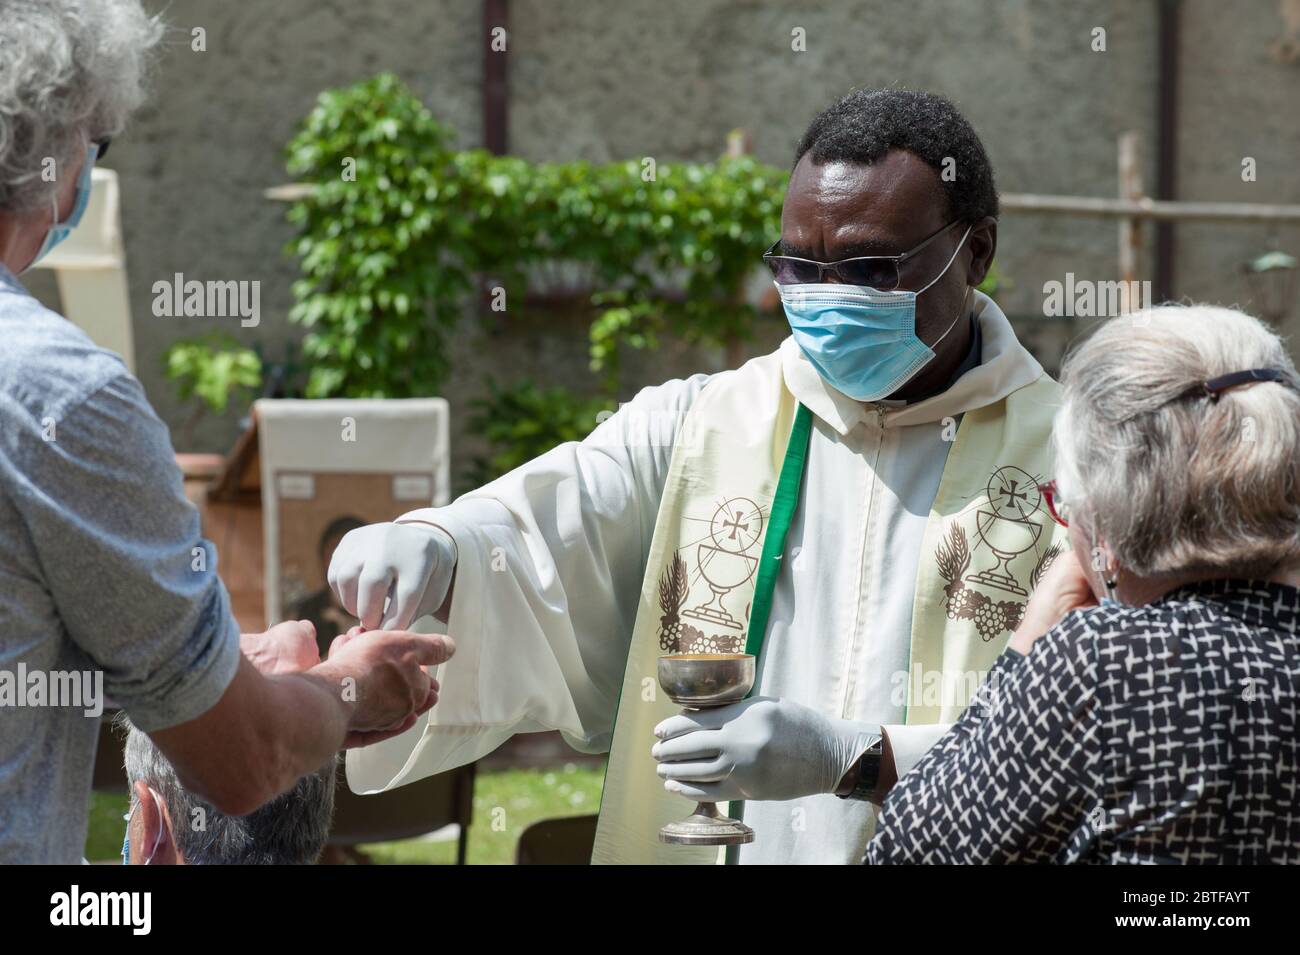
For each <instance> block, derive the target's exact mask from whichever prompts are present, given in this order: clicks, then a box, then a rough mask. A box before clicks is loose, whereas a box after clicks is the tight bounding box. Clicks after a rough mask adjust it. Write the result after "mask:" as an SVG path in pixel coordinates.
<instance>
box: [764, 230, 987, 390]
mask: <svg viewBox="0 0 1300 955" xmlns="http://www.w3.org/2000/svg"><path fill="white" fill-rule="evenodd" d="M972 228H974V225H970V226H967V227H966V232H965V233H964V234H963V235H962V237H961V241H960V242H958V243H957V248H955V249H954V250H953V253H952V255H951V256H950V257H949V258H948V262H947V264H946V265H944V267H943V271H941V272H940V273H939V274H938V275H936V276H935V277H934V278H933V279H931V280H930V282H929V283H928V284H927V285H926V286H925V288H922V289H920V290H919V291H916V292H904V291H896V292H880V291H877V290H876V289H873V288H868V287H867V286H863V285H842V284H836V283H813V284H806V285H777V287H776V288H777V291H778V292H779V293H780V295H781V304H782V305H784V306H785V316H786V319H787V320H788V321H789V322H790V331H791V332H792V333H793V334H794V340H795V344H797V345H798V346H799V348H800V349H801V350H802V351H803V353H804V355H806V356H807V357H808V360H809V361H810V362H812V364H813V367H814V368H816V369H817V372H818V373H819V374H820V375H821V376H822V378H823V379H824V380H825V381H826V383H827V384H829V385H831V387H833V388H835V389H836V390H837V391H840V392H842V393H844V394H846V395H848V396H849V397H850V398H853V399H855V400H857V401H879V400H880V399H881V398H886V397H888V396H889V395H891V394H893V393H894V392H895V391H897V390H898V389H899V388H901V387H903V385H905V384H906V383H907V382H908V381H910V380H911V379H912V378H913V377H915V376H916V374H917V372H919V371H920V370H921V369H922V368H924V367H925V366H926V365H927V364H929V363H930V362H931V361H933V360H934V348H933V347H932V346H930V345H927V344H926V343H925V342H923V341H922V340H921V339H920V337H919V336H918V335H917V334H916V299H917V297H918V296H919V295H920V294H921V293H922V292H924V291H926V290H927V289H929V288H930V286H932V285H934V283H935V282H938V281H939V279H941V278H943V276H944V275H945V274H946V273H947V271H948V269H949V268H951V267H952V263H953V261H954V260H955V259H956V258H957V253H958V252H959V251H961V247H962V246H963V245H964V244H965V243H966V238H967V237H968V236H969V235H970V232H971V229H972ZM969 297H970V289H969V288H967V290H966V298H964V299H963V300H962V307H961V311H959V312H958V313H957V317H956V318H954V319H953V321H952V324H951V325H949V326H948V328H947V330H946V331H945V332H944V333H943V334H942V335H940V336H939V338H938V339H937V340H936V341H935V343H934V344H935V345H937V344H939V342H941V341H943V340H944V338H946V337H947V335H948V332H950V331H952V330H953V328H954V327H955V326H956V324H957V322H958V321H960V320H961V318H962V317H963V315H964V314H965V311H966V301H967V300H968V299H969Z"/></svg>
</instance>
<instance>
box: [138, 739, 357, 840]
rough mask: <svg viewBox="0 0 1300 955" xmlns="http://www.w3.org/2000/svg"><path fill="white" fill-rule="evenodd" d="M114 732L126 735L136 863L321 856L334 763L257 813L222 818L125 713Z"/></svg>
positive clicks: (330, 805)
mask: <svg viewBox="0 0 1300 955" xmlns="http://www.w3.org/2000/svg"><path fill="white" fill-rule="evenodd" d="M118 730H119V732H125V733H126V734H127V737H126V777H127V781H128V783H129V784H130V793H131V818H130V821H129V822H128V823H127V827H128V833H129V835H130V837H131V842H132V848H133V849H134V848H135V847H136V846H138V847H139V849H140V852H139V855H138V859H139V861H144V860H145V859H150V858H152V861H154V862H155V863H157V862H167V861H171V862H175V863H177V864H184V865H311V864H312V863H314V862H315V861H316V860H317V859H318V858H319V857H320V854H321V850H323V849H324V847H325V840H326V838H328V836H329V831H330V822H331V820H332V818H333V815H334V786H335V776H334V774H335V764H334V761H333V760H331V761H330V763H329V764H328V765H326V766H322V767H321V768H320V769H319V770H318V771H317V772H315V773H312V774H311V775H309V776H304V777H303V778H302V779H300V780H298V784H297V785H296V786H294V788H293V789H291V790H290V791H289V792H287V793H285V794H284V795H283V796H278V797H276V798H275V799H273V800H271V801H270V802H269V803H267V804H266V805H265V806H263V807H261V808H260V809H258V810H256V811H255V812H252V813H249V814H248V815H247V816H227V815H225V814H224V813H221V812H219V811H218V810H217V809H215V808H214V807H213V806H212V805H211V804H210V803H207V802H205V801H204V800H202V799H200V798H199V797H198V796H195V795H193V794H192V793H190V792H188V791H187V790H186V789H185V788H184V787H182V786H181V784H180V782H179V780H178V779H177V778H176V771H175V770H174V769H173V768H172V765H171V763H169V762H168V761H167V757H165V756H164V755H163V754H162V753H161V752H159V750H158V747H156V746H155V745H154V744H153V741H152V740H151V739H149V737H148V736H147V735H145V734H144V733H142V732H141V731H140V730H138V729H136V728H135V727H134V726H132V725H131V723H130V721H129V720H127V719H126V717H125V716H121V717H119V718H118ZM150 791H152V794H151V792H150ZM159 803H160V804H161V805H159ZM164 814H165V815H164ZM159 850H161V852H159ZM134 854H135V853H134V852H133V855H134Z"/></svg>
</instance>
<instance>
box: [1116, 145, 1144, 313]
mask: <svg viewBox="0 0 1300 955" xmlns="http://www.w3.org/2000/svg"><path fill="white" fill-rule="evenodd" d="M1119 197H1120V198H1121V199H1127V200H1129V201H1130V202H1137V201H1138V200H1139V199H1141V198H1143V196H1142V172H1141V170H1140V169H1139V168H1138V134H1137V133H1136V132H1133V131H1131V130H1130V131H1129V132H1127V133H1122V134H1121V135H1120V137H1119ZM1141 231H1142V229H1141V223H1140V220H1138V219H1137V218H1135V217H1133V216H1123V217H1121V218H1120V220H1119V273H1120V275H1119V277H1120V281H1121V282H1122V283H1123V284H1122V285H1121V286H1120V312H1121V314H1128V313H1129V312H1131V311H1134V310H1135V308H1137V307H1140V306H1141V304H1142V302H1141V296H1139V295H1135V292H1136V290H1137V288H1138V285H1137V270H1138V243H1139V241H1140V239H1141ZM1135 299H1136V300H1135Z"/></svg>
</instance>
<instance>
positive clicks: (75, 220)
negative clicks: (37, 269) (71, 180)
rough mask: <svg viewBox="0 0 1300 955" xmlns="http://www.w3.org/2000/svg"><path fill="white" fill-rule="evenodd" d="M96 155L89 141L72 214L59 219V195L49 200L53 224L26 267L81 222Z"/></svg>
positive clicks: (64, 237) (39, 258) (87, 200)
mask: <svg viewBox="0 0 1300 955" xmlns="http://www.w3.org/2000/svg"><path fill="white" fill-rule="evenodd" d="M98 156H99V146H98V145H96V144H95V143H91V144H90V145H89V146H87V147H86V161H85V162H84V163H83V164H82V166H81V174H80V175H79V176H78V177H77V197H76V199H75V200H74V201H73V205H72V214H71V215H69V216H68V218H67V220H66V221H64V222H60V221H59V197H58V196H57V195H56V196H55V197H54V198H53V199H51V200H50V201H51V202H52V203H53V204H54V224H53V225H52V226H50V231H49V232H47V233H45V242H44V243H43V244H42V245H41V250H40V251H39V252H37V253H36V258H34V259H32V261H31V265H28V266H27V268H29V269H30V268H31V267H32V266H33V265H35V264H36V263H37V262H39V261H40V260H41V259H43V258H45V257H46V256H47V255H49V254H50V252H51V250H53V249H54V247H55V246H56V245H58V244H59V243H60V242H62V241H63V240H64V239H66V238H67V237H68V236H69V235H71V234H72V230H73V229H75V228H76V227H77V226H78V225H80V224H81V217H82V216H84V215H85V214H86V206H88V205H90V190H91V187H92V182H91V177H92V175H93V173H94V171H95V159H96V157H98ZM24 271H25V270H24Z"/></svg>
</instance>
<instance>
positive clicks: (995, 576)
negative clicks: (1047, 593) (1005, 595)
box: [966, 570, 1028, 597]
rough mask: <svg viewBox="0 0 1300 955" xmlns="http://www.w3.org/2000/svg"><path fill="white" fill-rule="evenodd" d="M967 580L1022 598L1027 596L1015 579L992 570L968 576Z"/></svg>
mask: <svg viewBox="0 0 1300 955" xmlns="http://www.w3.org/2000/svg"><path fill="white" fill-rule="evenodd" d="M966 579H967V580H969V581H972V582H974V583H977V584H984V585H985V586H986V587H996V588H998V589H999V590H1005V591H1007V592H1009V593H1013V594H1019V595H1020V596H1022V597H1025V596H1028V595H1027V594H1026V593H1025V588H1024V587H1021V586H1020V584H1019V582H1018V581H1017V580H1016V578H1014V577H1012V576H1011V575H1010V574H999V573H996V572H994V571H992V570H982V571H980V572H979V573H978V574H969V575H967V577H966Z"/></svg>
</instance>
